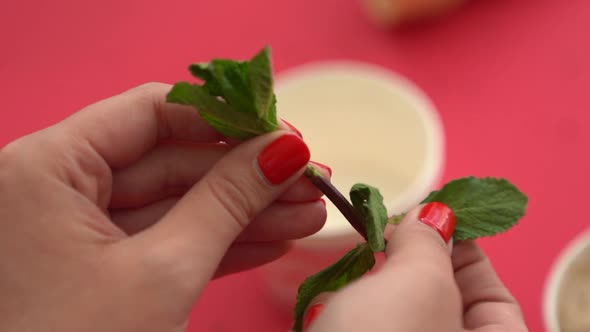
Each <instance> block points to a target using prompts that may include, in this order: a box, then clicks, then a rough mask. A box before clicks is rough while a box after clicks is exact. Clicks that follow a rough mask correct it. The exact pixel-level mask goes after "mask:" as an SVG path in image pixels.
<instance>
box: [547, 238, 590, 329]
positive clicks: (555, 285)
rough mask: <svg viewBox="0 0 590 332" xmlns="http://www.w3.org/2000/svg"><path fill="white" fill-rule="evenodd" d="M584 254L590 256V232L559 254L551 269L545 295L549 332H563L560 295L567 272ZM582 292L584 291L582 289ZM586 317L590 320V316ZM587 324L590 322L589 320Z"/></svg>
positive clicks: (572, 242) (576, 239)
mask: <svg viewBox="0 0 590 332" xmlns="http://www.w3.org/2000/svg"><path fill="white" fill-rule="evenodd" d="M582 254H584V255H590V230H587V231H585V232H583V233H582V234H580V235H578V236H577V237H576V238H575V239H574V240H573V241H571V243H569V244H568V245H567V247H566V248H565V249H564V250H563V251H562V252H561V253H560V254H559V256H558V258H557V260H556V261H555V263H554V264H553V267H552V268H551V272H550V273H549V277H548V278H547V281H546V284H545V292H544V294H543V318H544V320H545V328H546V329H547V331H548V332H562V329H561V327H560V323H559V309H558V300H559V293H560V290H561V286H562V282H563V280H564V277H566V272H568V270H569V268H570V266H572V263H574V262H575V261H576V259H577V258H580V256H581V255H582ZM589 287H590V286H586V288H585V289H584V290H585V291H586V292H588V291H589V289H590V288H589ZM580 291H583V290H582V289H580ZM586 294H587V293H586ZM586 316H587V317H588V318H590V314H588V315H586ZM587 322H590V320H588V319H587Z"/></svg>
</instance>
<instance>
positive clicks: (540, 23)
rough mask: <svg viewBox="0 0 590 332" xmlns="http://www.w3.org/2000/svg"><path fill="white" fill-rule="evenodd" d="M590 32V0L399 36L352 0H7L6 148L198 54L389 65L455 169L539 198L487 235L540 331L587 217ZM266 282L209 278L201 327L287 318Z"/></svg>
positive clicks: (464, 17) (2, 9)
mask: <svg viewBox="0 0 590 332" xmlns="http://www.w3.org/2000/svg"><path fill="white" fill-rule="evenodd" d="M589 32H590V2H588V1H585V0H568V1H549V0H535V1H524V0H521V1H513V0H494V1H492V0H488V1H485V0H474V1H472V3H471V4H469V5H467V6H466V7H464V8H462V9H461V10H460V11H459V12H457V13H456V14H454V15H452V16H451V17H449V18H448V19H446V20H442V21H440V22H438V23H437V24H424V25H421V26H419V27H414V28H411V29H403V31H397V32H393V31H381V30H377V29H375V28H374V27H372V26H371V25H370V24H369V23H368V22H367V20H366V18H365V17H364V16H363V13H362V11H361V10H360V6H359V4H358V3H357V1H343V0H297V1H265V0H249V1H230V0H214V1H213V0H212V1H202V0H192V1H161V0H160V1H157V0H156V1H151V0H141V1H140V0H130V1H115V0H102V1H93V2H90V1H79V0H75V1H74V0H61V1H59V0H58V1H46V0H37V1H33V0H30V1H3V2H2V4H0V47H1V49H0V96H1V101H2V103H1V104H0V105H1V106H0V123H1V124H2V126H1V130H0V144H5V143H7V142H9V141H11V140H13V139H15V138H17V137H19V136H21V135H24V134H26V133H29V132H31V131H35V130H38V129H41V128H43V127H45V126H48V125H50V124H52V123H54V122H56V121H59V120H60V119H62V118H63V117H64V116H66V115H68V114H71V113H72V112H75V111H76V110H78V109H79V108H81V107H83V106H85V105H87V104H89V103H91V102H94V101H96V100H99V99H102V98H105V97H107V96H110V95H113V94H115V93H118V92H120V91H122V90H124V89H127V88H130V87H132V86H134V85H137V84H140V83H143V82H147V81H163V82H170V83H171V82H174V81H176V80H181V79H183V80H184V79H188V78H189V77H188V72H187V71H186V70H185V68H186V66H187V65H188V64H189V63H191V62H195V61H203V60H208V59H209V58H211V57H217V56H224V57H235V58H245V57H249V56H250V55H252V54H253V52H255V51H257V50H258V49H259V48H260V47H262V46H263V45H265V44H270V45H271V46H272V48H273V59H274V66H275V69H276V70H277V71H281V70H284V69H286V68H290V67H292V66H295V65H298V64H302V63H305V62H308V61H313V60H319V59H321V60H325V59H354V60H362V61H367V62H371V63H376V64H380V65H383V66H386V67H388V68H391V69H393V70H395V71H398V72H400V73H402V74H403V75H406V76H407V77H409V78H410V79H411V80H413V81H414V82H416V83H417V84H418V85H419V86H420V87H422V88H423V89H424V90H425V91H426V93H427V94H428V95H429V96H430V97H431V98H432V99H433V101H434V103H435V104H436V106H437V107H438V109H439V111H440V113H441V116H442V118H443V121H444V124H445V130H446V135H447V163H446V165H445V179H450V178H454V177H459V176H465V175H471V174H473V175H493V176H500V177H506V178H509V179H511V180H512V181H513V182H515V183H516V184H517V185H518V186H519V187H520V188H521V189H522V190H523V191H525V192H526V193H527V194H528V195H529V197H530V205H529V210H528V215H527V216H526V217H525V219H524V220H523V221H522V223H521V224H520V225H519V226H518V227H516V228H515V229H514V230H513V231H511V232H509V233H507V234H505V235H503V236H500V237H497V238H493V239H489V240H485V241H481V243H482V245H483V246H484V247H485V249H486V250H487V252H488V253H489V255H490V257H491V259H492V260H493V263H494V264H495V266H496V268H497V269H498V272H499V274H500V275H501V277H502V279H503V280H504V281H505V282H506V284H507V285H508V286H509V287H510V288H511V289H512V291H513V293H514V295H515V296H516V297H517V298H518V299H519V300H520V302H521V304H522V306H523V309H524V313H525V315H526V318H527V320H528V322H529V324H530V329H531V331H542V330H543V329H544V328H543V325H542V316H541V299H542V290H543V285H544V282H545V279H546V277H547V272H548V270H549V268H550V266H551V264H552V261H553V260H554V259H555V257H556V255H557V253H558V252H559V250H560V249H561V248H562V247H563V246H564V245H565V244H566V243H567V242H568V241H569V240H570V239H571V238H572V237H573V236H575V235H576V234H577V233H579V232H580V231H582V230H584V229H585V228H586V227H587V224H588V219H587V218H588V215H587V214H586V213H588V212H586V208H587V207H588V202H587V198H586V194H585V193H586V186H588V184H589V181H590V180H589V178H588V176H587V172H588V169H590V159H589V158H586V157H585V156H586V154H587V151H588V147H589V143H590V134H589V132H588V131H586V130H584V123H588V118H589V115H588V114H589V112H588V105H589V102H588V99H589V96H590V94H589V92H588V87H589V86H590V64H589V63H588V59H589V58H590V57H589V56H590V43H589V41H590V38H589V37H588V34H589ZM335 171H336V172H337V171H338V170H335ZM257 280H258V279H257V276H256V274H255V273H252V272H247V273H243V274H241V275H236V276H232V277H228V278H226V279H223V280H219V281H216V282H214V283H212V284H211V287H210V288H209V289H208V290H207V292H206V294H205V295H204V296H203V298H202V299H201V300H200V301H199V303H198V304H197V305H196V308H195V311H194V315H193V322H192V324H191V331H237V330H240V331H286V330H287V329H288V327H289V325H290V317H287V316H284V315H281V314H280V313H279V311H278V310H277V308H274V307H273V306H272V305H271V304H269V303H268V302H267V301H265V299H264V297H263V296H261V292H262V287H263V286H262V285H261V284H260V283H259V282H258V281H257ZM222 298H223V299H222ZM230 299H231V301H230Z"/></svg>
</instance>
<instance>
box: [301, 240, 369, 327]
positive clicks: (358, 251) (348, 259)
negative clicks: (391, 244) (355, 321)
mask: <svg viewBox="0 0 590 332" xmlns="http://www.w3.org/2000/svg"><path fill="white" fill-rule="evenodd" d="M374 265H375V257H374V256H373V252H372V251H371V250H370V248H369V247H368V246H367V244H366V243H362V244H358V245H357V246H356V247H355V248H354V249H353V250H351V251H349V252H348V253H347V254H346V255H344V257H342V258H341V259H340V260H339V261H338V262H336V263H335V264H333V265H331V266H330V267H328V268H326V269H324V270H322V271H320V272H319V273H316V274H314V275H312V276H311V277H308V278H307V279H305V281H304V282H303V283H302V284H301V286H299V292H298V293H297V304H296V305H295V321H294V324H293V328H292V329H293V331H294V332H301V329H302V323H303V314H304V313H305V309H306V308H307V306H308V305H309V303H310V302H311V301H312V300H313V299H314V298H315V297H316V296H317V295H319V294H320V293H323V292H333V291H336V290H338V289H340V288H342V287H344V286H346V285H347V284H349V283H351V282H352V281H354V280H357V279H358V278H360V277H361V276H362V275H364V274H365V273H367V272H368V271H370V270H371V269H372V268H373V266H374Z"/></svg>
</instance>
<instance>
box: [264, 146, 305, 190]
mask: <svg viewBox="0 0 590 332" xmlns="http://www.w3.org/2000/svg"><path fill="white" fill-rule="evenodd" d="M309 157H310V153H309V148H308V147H307V145H305V143H304V142H303V141H302V140H301V138H299V137H297V136H295V135H283V136H281V137H279V138H277V139H276V140H274V141H273V142H272V143H270V144H269V145H268V146H267V147H266V148H264V150H263V151H262V152H261V153H260V154H259V155H258V167H259V168H260V170H261V171H262V174H264V177H266V178H267V179H268V181H269V182H270V183H272V184H279V183H281V182H283V181H285V180H287V179H288V178H289V177H291V176H292V175H293V174H295V173H296V172H297V171H298V170H300V169H301V168H303V166H305V165H306V164H307V163H308V162H309Z"/></svg>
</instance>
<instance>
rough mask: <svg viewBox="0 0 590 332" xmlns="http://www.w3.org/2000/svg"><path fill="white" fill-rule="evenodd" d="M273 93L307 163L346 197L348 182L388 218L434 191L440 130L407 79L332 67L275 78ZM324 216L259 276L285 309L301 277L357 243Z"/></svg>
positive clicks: (333, 212) (332, 212)
mask: <svg viewBox="0 0 590 332" xmlns="http://www.w3.org/2000/svg"><path fill="white" fill-rule="evenodd" d="M275 86H276V89H275V91H276V94H277V110H278V114H279V116H280V117H282V118H284V119H286V120H287V121H289V122H290V123H291V124H293V125H294V126H295V127H297V128H299V129H300V130H301V131H302V132H303V136H304V139H305V141H306V142H307V144H308V146H309V147H310V150H311V153H312V160H314V161H318V162H320V163H324V164H327V165H329V166H330V167H332V169H333V171H334V174H333V177H332V183H333V184H334V185H335V186H336V187H337V188H338V189H339V190H340V191H341V192H342V193H343V194H344V195H345V196H348V193H349V190H350V188H351V187H352V185H353V184H354V183H357V182H363V183H367V184H369V185H373V186H375V187H377V188H379V190H380V191H381V194H382V195H383V197H384V203H385V204H386V206H387V209H388V212H389V214H390V215H392V214H394V213H400V212H404V211H407V210H408V209H411V208H412V207H413V206H415V205H416V204H418V203H419V202H420V201H421V200H422V199H424V198H425V197H426V196H427V194H428V193H429V192H430V191H431V190H432V189H433V188H434V187H435V186H436V185H437V183H438V181H439V178H440V175H441V171H442V166H443V159H444V158H443V157H444V135H443V128H442V124H441V121H440V118H439V115H438V113H437V111H436V109H435V108H434V106H433V104H432V103H431V101H430V100H429V98H428V97H427V96H426V95H425V94H424V93H423V92H422V91H421V90H420V89H419V88H418V87H417V86H416V85H414V84H413V83H411V82H410V81H409V80H408V79H406V78H404V77H402V76H400V75H398V74H396V73H394V72H392V71H390V70H388V69H385V68H382V67H379V66H376V65H371V64H366V63H359V62H348V61H337V62H319V63H312V64H307V65H303V66H300V67H297V68H294V69H290V70H288V71H285V72H282V73H280V74H279V75H278V76H277V79H276V83H275ZM327 209H328V220H327V222H326V225H325V226H324V228H323V229H322V230H321V231H320V232H318V233H317V234H315V235H313V236H310V237H308V238H306V239H302V240H299V241H297V243H296V246H295V249H294V250H293V251H292V252H291V253H290V254H288V255H287V256H285V257H284V258H282V259H281V260H279V261H278V262H276V263H273V264H270V265H268V266H266V267H265V268H264V269H262V270H263V271H264V275H265V278H266V280H267V281H268V283H269V287H270V288H272V289H273V293H274V294H275V295H276V294H282V297H283V300H284V301H282V302H286V303H289V304H291V303H292V301H293V300H294V299H295V297H294V292H295V291H296V287H297V285H298V283H299V282H301V281H302V280H303V278H304V277H306V276H308V275H310V274H313V273H315V272H317V271H319V270H321V269H322V268H324V267H326V266H328V265H329V264H331V263H333V262H334V261H336V260H337V259H338V258H339V257H340V256H341V255H342V254H343V253H345V252H346V251H347V250H348V249H351V248H352V247H354V245H355V244H356V243H357V242H359V241H361V240H362V238H361V237H360V236H359V235H358V234H357V233H356V232H355V231H354V230H353V228H352V227H351V226H350V225H349V224H348V223H347V221H346V220H345V219H344V217H342V215H341V214H340V212H339V211H338V210H337V209H336V207H335V206H334V205H332V204H331V202H329V201H328V204H327ZM285 222H288V221H285Z"/></svg>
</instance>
